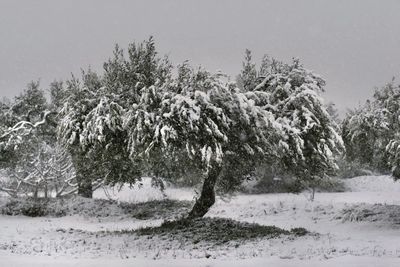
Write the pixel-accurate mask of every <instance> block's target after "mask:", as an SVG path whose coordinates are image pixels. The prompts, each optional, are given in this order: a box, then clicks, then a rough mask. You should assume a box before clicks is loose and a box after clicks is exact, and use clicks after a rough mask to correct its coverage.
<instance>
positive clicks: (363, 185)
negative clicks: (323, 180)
mask: <svg viewBox="0 0 400 267" xmlns="http://www.w3.org/2000/svg"><path fill="white" fill-rule="evenodd" d="M346 187H347V189H348V190H347V191H346V192H343V193H317V194H316V198H315V201H314V202H310V201H308V200H307V197H308V196H307V195H306V194H299V195H295V194H262V195H237V196H234V197H232V198H231V199H229V201H227V200H226V199H225V200H221V199H219V200H218V201H217V203H216V204H215V205H214V207H213V208H212V209H211V210H210V212H209V213H208V214H207V216H209V217H219V218H231V219H234V220H238V221H242V222H251V223H253V222H254V223H258V224H261V225H275V226H277V227H281V228H284V229H288V230H289V229H291V228H295V227H304V228H306V229H307V230H309V231H310V232H312V233H311V234H309V235H305V236H302V237H293V236H280V237H275V238H258V239H256V240H249V241H246V242H243V243H240V244H236V245H232V244H229V243H228V244H209V243H206V242H200V243H198V244H188V243H185V241H183V240H179V239H174V240H169V239H164V238H162V237H152V238H150V237H148V236H138V235H135V234H132V233H129V232H124V231H121V232H117V233H116V232H110V231H116V230H132V229H138V228H141V227H145V226H157V225H160V224H161V223H162V219H161V218H151V219H142V220H139V219H133V218H127V217H123V216H122V217H121V216H114V215H110V216H109V217H104V216H103V217H93V216H78V215H73V216H65V217H57V218H55V217H37V218H30V217H25V216H6V215H0V266H24V267H25V266H27V265H29V266H55V265H57V266H59V267H64V266H96V267H100V266H117V267H119V266H189V265H190V266H288V267H289V266H360V267H361V266H362V267H371V266H385V267H390V266H400V197H399V196H400V183H394V182H393V181H392V180H391V178H390V177H387V176H363V177H356V178H353V179H349V180H346ZM166 194H167V197H168V198H170V199H178V200H193V197H194V192H192V191H190V190H184V189H172V188H169V189H167V191H166ZM95 197H96V198H108V197H110V198H113V199H117V200H120V201H127V202H142V201H148V200H159V199H163V198H165V196H163V194H161V193H160V192H158V191H157V190H155V189H152V188H150V187H149V186H148V185H146V184H145V185H144V186H143V188H142V189H141V190H137V189H132V190H130V189H128V188H126V189H123V190H122V191H121V192H117V191H112V190H108V192H104V190H98V191H97V192H96V193H95ZM5 199H6V198H5V197H2V201H4V200H5Z"/></svg>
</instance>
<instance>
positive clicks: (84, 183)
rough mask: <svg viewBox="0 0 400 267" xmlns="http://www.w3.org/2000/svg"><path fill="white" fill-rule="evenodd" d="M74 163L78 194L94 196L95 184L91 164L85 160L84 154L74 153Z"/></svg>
mask: <svg viewBox="0 0 400 267" xmlns="http://www.w3.org/2000/svg"><path fill="white" fill-rule="evenodd" d="M72 163H73V164H74V168H75V172H76V181H77V184H78V195H79V196H81V197H86V198H92V197H93V186H92V179H91V175H90V169H89V168H90V167H89V166H90V164H88V163H87V162H86V160H85V157H84V156H82V155H73V156H72Z"/></svg>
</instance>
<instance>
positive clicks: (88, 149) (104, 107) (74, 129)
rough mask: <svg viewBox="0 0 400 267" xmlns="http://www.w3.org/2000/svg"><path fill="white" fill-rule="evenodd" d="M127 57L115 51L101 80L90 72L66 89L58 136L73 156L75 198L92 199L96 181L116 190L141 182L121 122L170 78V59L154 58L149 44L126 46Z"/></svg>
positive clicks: (105, 67)
mask: <svg viewBox="0 0 400 267" xmlns="http://www.w3.org/2000/svg"><path fill="white" fill-rule="evenodd" d="M127 55H128V57H127V58H125V54H124V52H123V50H122V49H120V48H119V47H118V46H117V47H116V49H115V51H114V57H113V58H112V59H110V60H108V62H106V63H105V64H104V71H105V72H104V76H103V77H99V76H97V75H96V74H95V73H93V72H91V71H89V72H87V73H83V77H82V81H81V82H79V81H78V80H76V79H75V80H73V81H70V82H69V83H68V87H69V90H68V97H67V99H66V101H65V102H66V103H65V105H64V107H63V109H62V110H61V122H60V125H59V131H58V132H59V137H60V140H61V142H62V143H63V144H65V146H66V147H67V148H68V150H69V151H70V153H71V155H72V159H73V162H74V166H75V169H76V173H77V180H78V185H79V188H80V190H79V192H78V193H79V194H81V195H83V196H86V197H91V195H92V191H93V190H92V183H93V182H94V181H98V182H99V181H105V182H107V183H112V184H115V183H119V182H130V183H134V182H135V181H137V180H138V179H140V175H139V171H138V166H137V164H136V163H135V162H132V161H131V160H130V158H129V153H128V152H127V140H128V137H127V132H126V131H125V129H124V128H123V127H122V121H123V117H124V114H125V113H126V111H127V110H129V109H130V108H131V106H132V105H134V104H135V103H137V102H138V101H139V99H140V97H141V91H142V88H144V87H145V86H149V85H153V84H157V83H162V82H163V81H165V79H167V77H169V76H170V64H169V62H168V59H160V58H159V57H158V56H157V52H156V49H155V44H154V41H153V39H152V38H150V39H149V40H148V41H145V42H142V43H140V44H136V43H132V44H130V45H129V48H128V51H127ZM88 162H89V163H90V164H88Z"/></svg>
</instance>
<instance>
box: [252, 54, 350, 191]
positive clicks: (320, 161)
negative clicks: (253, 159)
mask: <svg viewBox="0 0 400 267" xmlns="http://www.w3.org/2000/svg"><path fill="white" fill-rule="evenodd" d="M268 62H269V64H271V66H266V65H265V66H263V68H264V69H266V70H268V71H267V72H266V75H265V77H264V79H263V81H262V82H261V83H259V84H258V85H257V86H256V87H255V88H254V89H253V91H252V92H251V98H252V99H254V101H255V102H256V103H257V105H259V106H261V107H263V108H264V109H265V110H266V111H268V112H270V113H271V114H273V116H274V118H275V121H276V123H277V124H279V128H280V129H281V130H282V131H283V138H282V139H281V140H279V144H280V149H281V150H280V158H279V163H278V166H280V167H279V169H280V171H281V172H284V173H288V174H292V175H293V176H295V177H296V178H297V181H298V183H299V185H300V186H301V187H304V188H311V189H312V190H313V192H314V189H315V187H317V186H318V185H321V184H322V183H325V182H327V181H329V176H330V175H332V174H333V171H334V170H335V169H336V168H337V166H336V159H335V154H337V153H340V151H341V149H342V146H343V143H342V139H341V138H340V135H339V134H338V127H337V125H336V123H335V122H334V121H333V119H332V117H331V116H330V115H329V113H328V112H327V109H326V106H325V105H324V103H323V100H322V98H321V96H320V95H321V93H322V92H323V91H324V89H323V87H324V85H325V81H324V80H323V79H322V78H321V77H319V76H318V75H316V74H314V73H313V72H311V71H309V70H307V69H305V68H304V67H303V66H302V65H301V64H300V62H299V60H293V62H292V63H291V64H285V63H282V62H277V61H276V60H270V61H264V63H263V64H267V63H268Z"/></svg>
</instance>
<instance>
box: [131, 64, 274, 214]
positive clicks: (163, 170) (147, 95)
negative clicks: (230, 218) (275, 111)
mask: <svg viewBox="0 0 400 267" xmlns="http://www.w3.org/2000/svg"><path fill="white" fill-rule="evenodd" d="M125 127H126V128H127V129H128V132H129V151H130V155H131V158H132V160H133V161H139V162H142V164H143V165H142V166H145V167H146V169H145V170H143V171H144V172H157V173H155V174H157V175H163V176H164V177H166V176H171V175H172V176H173V175H175V174H176V173H180V172H185V171H188V170H193V169H194V170H199V171H200V172H203V173H204V176H203V177H204V178H203V179H204V181H203V187H202V190H201V194H200V196H199V198H198V199H197V200H196V203H195V205H194V207H193V209H192V211H191V212H190V214H189V217H191V218H194V217H202V216H203V215H204V214H205V213H206V212H207V211H208V209H209V208H210V207H211V206H212V205H213V204H214V202H215V190H214V189H215V186H216V184H217V183H218V180H219V179H222V178H223V179H231V180H236V179H238V178H242V177H232V176H228V175H223V174H224V171H226V170H229V168H235V167H236V170H238V169H239V168H238V167H239V166H235V164H236V163H240V164H241V166H243V163H244V162H251V161H253V162H254V161H256V160H257V158H260V157H263V156H269V155H270V154H272V151H273V149H272V147H273V144H274V143H273V142H271V139H272V136H274V133H275V132H274V129H273V127H272V116H271V114H270V113H269V112H268V111H266V110H263V109H261V108H260V107H257V106H255V105H254V101H252V100H249V99H248V98H247V97H246V95H245V94H243V93H241V92H240V90H239V89H237V88H232V86H230V85H229V84H227V83H225V82H223V81H222V77H221V76H220V75H212V74H210V73H208V72H206V71H204V70H198V71H194V70H192V69H190V68H189V67H188V66H187V65H185V66H181V68H179V74H178V78H177V79H176V80H170V81H168V82H166V83H163V84H160V85H153V86H149V87H144V88H143V89H142V94H141V98H140V101H139V102H138V103H137V104H135V105H134V106H133V107H132V109H131V110H130V111H129V112H128V114H127V117H126V121H125ZM248 169H249V168H248ZM248 169H247V171H248ZM246 174H248V173H246ZM236 175H237V176H240V175H244V173H237V174H236Z"/></svg>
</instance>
